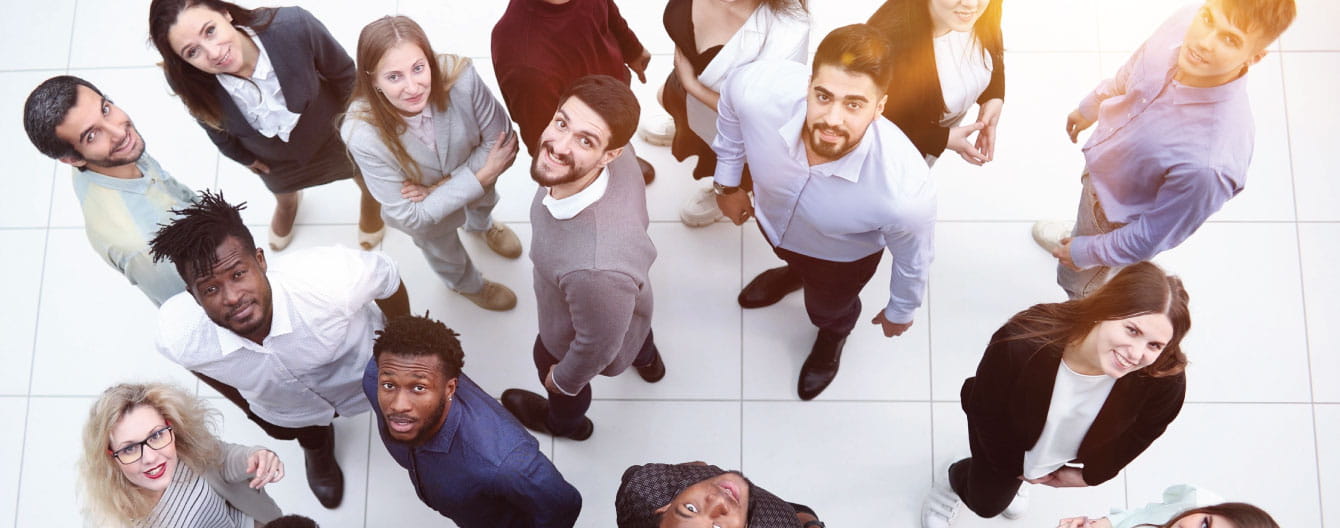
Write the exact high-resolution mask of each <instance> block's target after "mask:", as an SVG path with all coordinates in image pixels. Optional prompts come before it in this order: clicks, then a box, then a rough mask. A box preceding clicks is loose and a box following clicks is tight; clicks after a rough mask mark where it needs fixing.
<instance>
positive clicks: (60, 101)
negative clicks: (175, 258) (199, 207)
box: [23, 75, 195, 306]
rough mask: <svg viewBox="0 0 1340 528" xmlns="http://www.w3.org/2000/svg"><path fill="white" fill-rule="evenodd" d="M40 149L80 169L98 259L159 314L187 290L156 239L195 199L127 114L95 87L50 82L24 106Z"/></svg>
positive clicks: (61, 79) (87, 226)
mask: <svg viewBox="0 0 1340 528" xmlns="http://www.w3.org/2000/svg"><path fill="white" fill-rule="evenodd" d="M23 128H24V129H25V130H26V131H27V132H28V139H30V140H32V142H33V146H36V147H37V150H39V151H41V152H42V154H45V155H47V156H49V157H51V158H54V159H56V160H58V161H60V162H61V163H64V164H66V165H69V166H71V167H74V171H73V180H74V191H75V196H77V197H78V198H79V206H80V209H82V211H83V213H84V232H85V234H87V235H88V242H89V244H92V246H93V251H95V252H97V254H98V256H100V257H102V259H103V260H104V261H105V262H107V264H109V265H111V266H112V267H113V268H116V270H117V271H119V272H121V274H122V275H125V277H126V279H127V280H129V281H130V283H131V284H133V285H135V287H137V288H139V289H140V291H141V292H143V293H144V295H145V296H147V297H148V298H149V300H150V301H152V302H153V303H154V305H155V306H158V305H161V304H163V302H164V301H167V300H168V298H170V297H172V296H173V295H176V294H178V293H181V292H182V291H184V290H185V289H186V285H185V284H183V283H182V280H181V277H180V276H179V275H177V271H176V270H175V269H173V267H172V265H171V264H168V263H166V262H164V263H161V264H155V263H154V260H153V258H152V257H151V256H150V255H149V239H150V238H153V235H154V232H155V231H157V230H158V224H160V223H167V222H168V221H170V220H171V219H172V214H171V213H170V212H169V211H170V210H171V209H173V208H176V207H182V206H185V205H187V204H189V203H191V200H193V199H195V192H193V191H191V189H190V188H188V187H186V186H185V185H182V184H181V183H178V182H177V180H175V179H173V178H172V176H171V175H169V174H168V173H167V171H164V170H163V169H162V168H161V167H159V166H158V162H157V161H154V159H153V157H151V156H149V155H148V154H147V153H145V151H144V138H143V137H140V133H139V130H138V129H136V128H135V124H134V123H133V122H132V121H131V120H130V116H128V115H126V113H125V112H124V111H122V110H121V107H119V106H116V105H115V104H114V103H112V101H111V99H108V98H107V97H106V96H104V95H103V94H102V91H100V90H98V88H97V87H95V86H93V84H92V83H90V82H88V81H86V80H84V79H80V78H78V77H73V76H70V75H60V76H56V77H52V78H50V79H47V80H46V81H43V82H42V84H40V85H38V86H37V88H35V89H33V91H32V93H31V94H29V95H28V100H27V101H26V102H25V103H24V106H23Z"/></svg>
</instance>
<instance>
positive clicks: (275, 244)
mask: <svg viewBox="0 0 1340 528" xmlns="http://www.w3.org/2000/svg"><path fill="white" fill-rule="evenodd" d="M298 205H299V206H301V205H302V191H298ZM296 216H297V213H294V219H293V228H291V229H289V232H288V234H287V235H284V236H279V234H278V233H275V228H274V221H273V220H271V222H270V249H273V250H275V251H283V250H284V248H286V247H288V245H289V244H290V243H292V242H293V234H294V233H297V232H298V219H297V217H296Z"/></svg>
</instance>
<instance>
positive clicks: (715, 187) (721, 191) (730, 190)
mask: <svg viewBox="0 0 1340 528" xmlns="http://www.w3.org/2000/svg"><path fill="white" fill-rule="evenodd" d="M738 190H740V186H738V185H737V186H734V187H727V186H725V185H722V184H720V183H717V182H712V192H713V193H715V194H716V195H717V196H725V195H727V194H734V193H735V191H738Z"/></svg>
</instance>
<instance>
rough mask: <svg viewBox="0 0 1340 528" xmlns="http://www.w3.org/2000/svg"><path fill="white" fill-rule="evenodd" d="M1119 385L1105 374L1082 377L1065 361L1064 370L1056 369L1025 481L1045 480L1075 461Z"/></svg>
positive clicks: (1028, 453) (1026, 460) (1029, 453)
mask: <svg viewBox="0 0 1340 528" xmlns="http://www.w3.org/2000/svg"><path fill="white" fill-rule="evenodd" d="M1116 383H1117V380H1116V378H1113V377H1111V376H1108V375H1105V374H1099V375H1097V376H1088V375H1084V374H1079V373H1077V372H1075V371H1073V370H1070V367H1068V366H1066V364H1065V360H1062V361H1061V366H1059V367H1056V384H1055V385H1053V386H1052V401H1051V404H1050V405H1049V406H1048V407H1047V423H1046V425H1043V426H1042V435H1041V436H1039V437H1038V442H1037V443H1036V444H1033V448H1032V449H1029V450H1028V451H1025V452H1024V476H1025V477H1027V478H1031V479H1035V478H1039V477H1043V476H1045V475H1047V474H1048V473H1051V472H1053V471H1056V470H1057V469H1059V468H1060V467H1061V466H1063V465H1065V464H1066V462H1070V461H1071V460H1074V459H1075V455H1076V454H1078V453H1079V444H1080V442H1083V441H1084V435H1085V434H1086V433H1088V432H1089V426H1091V425H1093V419H1094V418H1097V417H1098V411H1099V410H1101V409H1102V408H1103V402H1106V401H1107V395H1108V394H1110V393H1111V392H1112V386H1113V385H1115V384H1116Z"/></svg>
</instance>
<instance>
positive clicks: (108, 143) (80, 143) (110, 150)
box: [56, 85, 144, 170]
mask: <svg viewBox="0 0 1340 528" xmlns="http://www.w3.org/2000/svg"><path fill="white" fill-rule="evenodd" d="M56 137H58V138H60V139H62V140H64V141H65V142H67V143H69V144H71V145H73V146H74V150H75V152H78V153H79V156H80V157H82V158H83V159H76V158H75V157H65V158H61V161H62V162H64V163H68V164H70V165H74V166H76V167H87V168H90V169H93V170H98V169H106V168H112V167H120V166H123V165H129V164H131V163H135V162H136V161H139V159H140V156H141V155H143V154H144V139H143V138H141V137H140V133H139V131H138V130H136V129H135V124H134V123H131V122H130V116H127V115H126V113H125V112H122V111H121V107H119V106H116V105H114V104H112V102H111V101H110V100H108V99H107V98H106V97H103V96H101V95H98V92H95V91H93V90H91V89H89V87H87V86H83V85H80V86H79V87H77V88H75V99H74V106H72V107H70V110H69V111H68V112H66V113H65V120H64V121H61V122H60V124H59V125H56Z"/></svg>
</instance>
